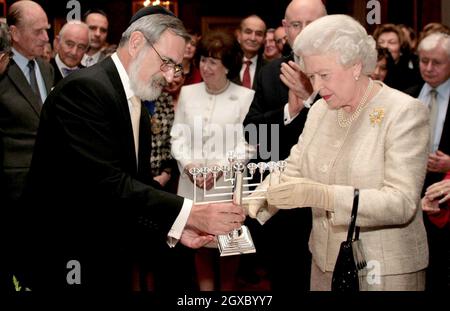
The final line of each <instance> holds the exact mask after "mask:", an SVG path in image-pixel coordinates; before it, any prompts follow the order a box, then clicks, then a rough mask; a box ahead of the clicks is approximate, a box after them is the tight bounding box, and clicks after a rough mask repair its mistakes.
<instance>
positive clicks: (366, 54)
mask: <svg viewBox="0 0 450 311" xmlns="http://www.w3.org/2000/svg"><path fill="white" fill-rule="evenodd" d="M375 45H376V44H375V40H374V39H373V38H372V36H370V35H368V34H367V32H366V30H365V29H364V27H363V26H361V24H360V23H358V21H356V20H355V19H353V18H352V17H350V16H348V15H342V14H336V15H327V16H323V17H321V18H319V19H317V20H315V21H314V22H312V23H311V24H309V25H308V26H306V27H305V29H303V31H302V32H301V33H300V34H299V35H298V36H297V38H296V39H295V42H294V52H295V54H297V55H298V56H299V57H300V62H299V65H300V68H301V69H302V70H304V63H303V57H302V56H305V55H324V54H332V53H336V54H337V56H338V59H339V62H340V63H341V65H343V66H344V67H348V66H352V65H354V64H356V63H358V62H361V64H362V73H363V74H366V75H368V74H370V73H372V72H373V70H374V69H375V66H376V63H377V50H376V48H375Z"/></svg>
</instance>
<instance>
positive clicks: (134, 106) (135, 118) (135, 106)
mask: <svg viewBox="0 0 450 311" xmlns="http://www.w3.org/2000/svg"><path fill="white" fill-rule="evenodd" d="M130 100H131V112H130V117H131V126H132V127H133V137H134V148H135V152H136V163H138V158H139V157H138V154H139V121H140V119H141V100H140V98H139V97H137V96H133V97H131V99H130Z"/></svg>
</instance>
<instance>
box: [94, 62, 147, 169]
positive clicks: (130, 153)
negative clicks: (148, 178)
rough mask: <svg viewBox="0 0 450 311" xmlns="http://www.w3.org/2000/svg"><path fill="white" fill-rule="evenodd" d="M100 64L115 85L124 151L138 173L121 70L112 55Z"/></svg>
mask: <svg viewBox="0 0 450 311" xmlns="http://www.w3.org/2000/svg"><path fill="white" fill-rule="evenodd" d="M98 66H101V67H103V69H104V70H105V71H106V75H107V76H108V78H109V81H110V82H111V85H112V87H113V90H114V91H113V92H115V93H116V96H114V99H115V102H116V106H117V108H118V110H119V115H118V116H117V117H118V118H122V123H123V127H124V129H126V131H125V132H124V133H123V135H124V139H125V141H126V146H127V148H126V150H125V151H124V152H126V154H127V159H128V160H127V162H128V163H127V165H128V166H129V167H133V168H134V172H136V173H137V165H136V155H135V149H134V136H133V127H132V125H131V117H130V110H129V108H128V100H127V97H126V95H125V90H124V89H123V84H122V81H121V80H120V76H119V72H118V71H117V68H116V66H115V65H114V62H113V60H112V59H111V57H108V58H106V59H105V60H104V61H102V62H101V63H98ZM139 161H140V159H139ZM148 161H150V160H148Z"/></svg>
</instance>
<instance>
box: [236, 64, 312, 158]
mask: <svg viewBox="0 0 450 311" xmlns="http://www.w3.org/2000/svg"><path fill="white" fill-rule="evenodd" d="M289 60H293V57H292V56H289V57H282V58H279V59H274V60H272V61H271V62H269V63H268V64H267V65H265V66H264V67H263V68H262V69H261V70H260V72H259V74H258V76H257V88H256V93H255V97H254V98H253V102H252V104H251V106H250V109H249V111H248V113H247V116H246V117H245V120H244V126H247V125H248V124H255V125H256V126H257V128H258V126H259V125H261V124H267V127H268V132H267V135H266V134H264V133H263V136H264V137H267V143H268V144H269V145H268V147H267V146H263V142H262V141H259V142H258V143H259V145H260V146H259V149H260V150H261V148H263V150H269V151H270V148H271V145H272V143H273V144H274V145H275V146H274V147H275V148H276V150H272V157H271V159H272V160H273V161H277V160H280V159H285V158H287V156H288V155H289V153H290V150H291V147H292V146H293V145H295V144H296V143H297V141H298V138H299V136H300V134H301V132H302V130H303V126H304V125H305V121H306V116H307V114H308V111H309V110H308V109H302V110H301V112H300V114H299V115H298V116H297V117H296V118H295V119H294V120H293V121H292V122H291V123H290V124H288V125H286V126H285V125H284V106H285V105H286V103H287V102H288V91H289V89H288V87H287V86H286V85H285V84H284V83H283V82H282V81H281V80H280V73H281V70H280V66H281V63H282V62H288V61H289ZM271 125H275V127H278V133H279V134H278V135H276V134H277V133H276V132H275V133H272V131H271V130H270V129H271ZM258 133H259V131H258ZM272 135H274V136H273V138H274V139H275V141H272V140H271V139H270V138H271V137H272ZM264 144H265V143H264ZM274 151H275V152H276V151H278V153H279V154H278V156H276V155H275V156H274V154H275V153H274ZM261 155H262V156H264V154H261ZM262 159H263V160H266V161H267V158H264V157H263V158H262Z"/></svg>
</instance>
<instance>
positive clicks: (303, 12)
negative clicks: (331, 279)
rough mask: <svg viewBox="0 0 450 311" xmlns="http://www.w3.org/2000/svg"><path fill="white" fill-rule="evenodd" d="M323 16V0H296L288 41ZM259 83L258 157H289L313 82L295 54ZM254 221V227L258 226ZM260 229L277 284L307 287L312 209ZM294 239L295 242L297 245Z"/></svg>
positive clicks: (255, 106)
mask: <svg viewBox="0 0 450 311" xmlns="http://www.w3.org/2000/svg"><path fill="white" fill-rule="evenodd" d="M324 15H326V9H325V6H324V5H323V3H322V1H320V0H293V1H291V2H290V3H289V5H288V6H287V8H286V12H285V17H284V19H283V21H282V23H283V27H284V29H285V31H286V35H287V40H288V43H289V44H290V45H291V46H292V45H293V43H294V40H295V38H296V37H297V35H298V34H299V33H300V32H301V31H302V29H303V28H304V27H305V26H306V25H308V24H309V23H311V22H312V21H314V20H315V19H317V18H319V17H322V16H324ZM256 84H257V87H256V93H255V97H254V98H253V102H252V104H251V106H250V109H249V112H248V114H247V116H246V118H245V120H244V125H245V126H247V125H249V124H254V125H256V128H257V129H258V128H259V126H260V125H266V124H267V125H268V129H269V130H268V132H267V131H266V132H262V133H258V137H260V136H261V135H263V137H264V138H265V140H262V141H258V148H259V150H258V156H259V158H258V159H257V160H256V161H255V162H259V161H270V160H272V161H277V160H282V159H285V158H286V157H287V156H288V155H289V151H290V149H291V147H292V146H293V145H295V144H296V143H297V141H298V138H299V136H300V134H301V132H302V130H303V126H304V124H305V121H306V116H307V114H308V109H307V108H305V106H304V105H303V103H304V102H305V101H306V100H307V99H309V97H310V95H311V93H312V87H311V84H310V82H309V81H308V79H307V78H306V77H305V76H304V75H302V74H301V73H300V68H299V67H298V65H297V64H295V62H294V56H293V55H292V54H291V55H290V56H288V57H282V58H279V59H275V60H273V61H271V62H270V63H269V64H267V65H266V66H264V67H263V68H262V69H261V71H260V73H259V75H258V76H257V82H256ZM271 128H274V130H275V132H273V133H272V132H271ZM277 134H278V135H277ZM273 135H275V139H274V141H273V144H274V145H275V144H277V143H278V145H275V146H273V147H274V148H273V149H271V147H272V141H271V140H270V138H271V137H272V136H273ZM268 151H270V154H269V153H268ZM249 226H250V227H251V228H250V229H252V228H253V227H255V225H249ZM261 230H262V238H261V241H262V242H261V244H262V245H261V247H259V250H260V251H261V252H262V253H263V254H264V253H267V254H269V255H268V256H266V257H267V264H268V269H269V275H270V276H271V283H272V289H274V290H280V291H281V290H288V291H305V290H308V289H309V281H310V280H309V276H310V268H311V255H310V253H309V250H308V239H309V233H310V230H311V210H310V209H293V210H280V212H278V213H277V214H276V215H275V216H274V217H273V218H272V219H271V220H270V222H268V223H266V224H265V225H264V226H263V227H262V229H261ZM292 241H295V243H294V244H295V245H293V244H292ZM255 243H257V242H255ZM257 247H258V245H257ZM294 248H295V249H294ZM273 254H277V255H276V256H274V255H273Z"/></svg>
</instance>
